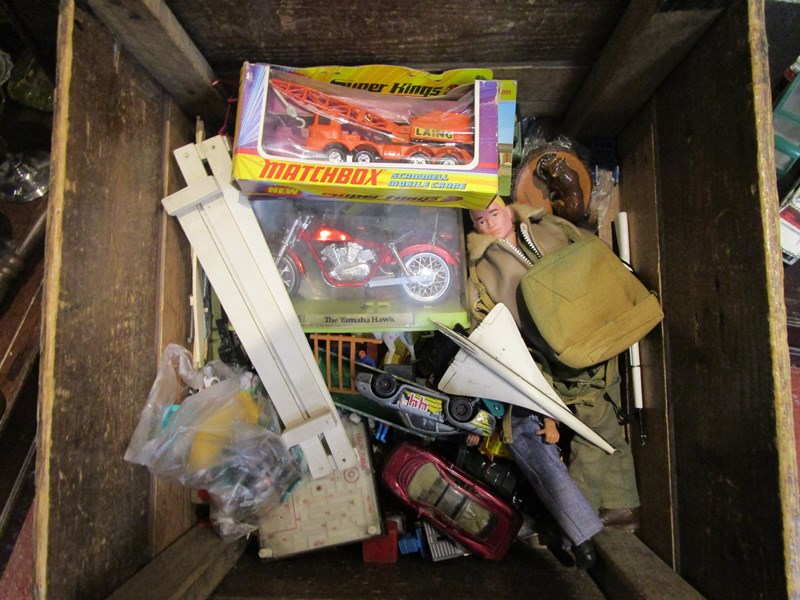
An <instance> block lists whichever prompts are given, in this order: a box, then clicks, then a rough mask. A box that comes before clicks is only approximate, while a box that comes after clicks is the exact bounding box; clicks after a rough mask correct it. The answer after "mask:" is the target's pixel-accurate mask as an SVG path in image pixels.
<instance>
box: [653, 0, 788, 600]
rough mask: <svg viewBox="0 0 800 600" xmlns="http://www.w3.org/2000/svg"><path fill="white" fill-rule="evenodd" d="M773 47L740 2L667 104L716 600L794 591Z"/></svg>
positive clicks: (685, 566) (667, 242) (684, 321)
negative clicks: (766, 64) (787, 549)
mask: <svg viewBox="0 0 800 600" xmlns="http://www.w3.org/2000/svg"><path fill="white" fill-rule="evenodd" d="M764 41H765V36H764V33H763V4H762V3H758V2H740V3H736V4H735V5H734V6H732V7H731V8H730V9H729V10H728V11H726V14H725V15H724V16H723V17H722V18H721V19H720V21H718V22H717V23H716V24H715V25H714V27H713V28H712V30H711V31H710V32H709V33H708V34H707V35H706V36H705V37H704V38H703V39H702V40H701V42H700V43H699V44H698V46H696V47H695V48H694V50H693V51H692V53H691V55H690V56H689V57H688V58H687V59H685V60H684V61H683V63H682V64H681V65H680V67H679V68H678V69H677V70H676V71H675V72H674V73H673V75H672V76H671V77H670V78H669V80H668V81H667V82H666V83H665V85H663V86H662V88H661V89H660V90H659V92H658V94H657V95H656V106H657V124H658V127H657V141H656V147H657V150H656V153H657V157H658V159H657V160H658V163H657V173H658V176H659V182H658V186H659V205H660V215H659V218H660V222H661V227H660V233H661V248H662V260H661V265H662V286H663V287H662V289H663V303H664V310H665V313H666V315H667V316H666V321H665V351H666V361H665V364H666V365H668V370H667V379H666V387H667V397H668V398H669V411H670V418H671V421H672V425H671V426H672V428H673V436H674V458H675V463H674V469H675V477H676V481H677V490H676V493H677V495H676V504H677V509H676V516H677V524H678V528H677V536H678V544H677V545H678V548H679V554H678V561H677V564H678V568H679V571H680V573H681V574H682V575H683V576H684V577H685V578H686V579H687V580H688V581H689V583H691V584H692V585H694V586H695V587H696V588H697V589H698V590H699V591H700V592H702V593H703V594H705V595H707V596H709V597H715V598H726V597H727V598H732V597H743V596H747V597H750V598H762V597H763V598H777V597H783V596H784V595H786V594H787V589H790V588H791V586H792V585H793V584H792V582H791V581H787V573H788V572H789V571H790V570H791V569H789V568H787V561H789V560H790V558H789V555H784V544H785V543H788V544H789V545H790V546H796V542H795V541H794V540H795V539H796V533H795V532H794V526H790V527H786V526H785V524H786V523H788V522H791V521H792V518H791V517H790V518H788V519H787V518H786V517H785V515H784V510H788V511H789V513H793V514H796V513H797V508H796V499H795V500H793V501H792V500H790V501H789V503H788V504H786V499H785V498H782V492H785V490H786V489H787V486H789V487H795V488H796V465H795V466H794V468H792V467H790V466H787V463H786V458H787V451H786V448H787V444H786V442H785V440H784V439H783V438H784V434H783V433H782V432H783V431H784V430H785V425H786V421H785V417H784V415H785V413H786V412H787V410H786V409H787V403H791V394H790V385H789V377H788V364H789V363H788V351H787V350H786V342H785V339H786V338H785V336H786V332H785V312H784V309H783V306H782V300H781V298H782V291H783V287H782V285H783V282H782V278H781V276H780V255H779V252H777V246H776V244H775V241H776V239H777V230H776V227H775V224H776V209H777V197H776V192H775V190H774V176H773V177H770V176H768V175H769V170H770V168H771V167H772V162H771V160H769V159H766V158H763V156H766V155H768V154H769V153H771V144H772V138H771V122H770V119H769V114H770V112H771V106H770V105H769V97H768V94H765V93H764V90H765V89H766V90H768V86H769V80H768V74H767V72H766V69H765V68H763V65H760V63H759V59H758V55H759V54H760V53H762V52H765V48H761V47H759V44H763V43H764ZM721 65H724V67H725V68H724V69H721V68H720V67H721ZM765 86H766V88H765ZM765 115H766V118H765ZM764 171H766V172H767V173H766V175H764V174H763V173H764ZM781 323H783V325H782V324H781ZM781 341H782V347H781ZM788 406H790V404H789V405H788ZM789 412H790V411H789ZM787 477H788V478H789V479H790V480H789V481H788V482H787V481H786V478H787ZM793 494H794V496H795V498H796V489H795V491H794V492H793ZM795 518H796V517H795ZM787 540H788V542H787ZM732 567H735V568H732ZM792 577H793V576H790V579H791V578H792Z"/></svg>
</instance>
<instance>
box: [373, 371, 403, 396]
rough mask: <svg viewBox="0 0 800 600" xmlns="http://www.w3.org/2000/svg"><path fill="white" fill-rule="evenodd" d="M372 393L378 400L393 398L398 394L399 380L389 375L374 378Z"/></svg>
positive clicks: (382, 374) (384, 374)
mask: <svg viewBox="0 0 800 600" xmlns="http://www.w3.org/2000/svg"><path fill="white" fill-rule="evenodd" d="M371 387H372V393H373V394H375V395H376V396H377V397H378V398H391V397H392V396H393V395H394V394H395V392H397V388H398V385H397V380H396V379H395V378H394V377H392V376H391V375H389V374H388V373H381V374H380V375H378V376H376V377H373V378H372V384H371Z"/></svg>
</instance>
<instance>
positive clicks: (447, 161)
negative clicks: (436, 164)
mask: <svg viewBox="0 0 800 600" xmlns="http://www.w3.org/2000/svg"><path fill="white" fill-rule="evenodd" d="M441 164H443V165H444V166H446V167H452V166H454V165H460V164H461V161H460V160H458V159H457V158H456V157H455V156H453V155H452V154H448V155H447V156H444V157H443V158H442V160H441Z"/></svg>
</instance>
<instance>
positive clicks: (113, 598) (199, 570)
mask: <svg viewBox="0 0 800 600" xmlns="http://www.w3.org/2000/svg"><path fill="white" fill-rule="evenodd" d="M246 544H247V542H246V540H245V539H244V538H241V539H239V540H237V541H235V542H224V541H222V539H221V538H220V537H219V536H218V535H217V534H215V533H213V532H212V531H211V530H209V529H205V528H202V527H194V528H192V529H190V530H189V531H188V532H186V533H185V534H184V535H183V536H181V537H180V539H178V540H177V541H176V542H175V543H174V544H172V545H171V546H170V547H169V548H167V549H166V550H165V551H164V552H162V553H161V554H159V555H158V556H157V557H156V558H155V559H154V560H152V561H151V562H150V563H149V564H148V565H147V566H146V567H145V568H144V569H142V570H141V571H139V572H138V573H137V574H136V575H135V576H134V577H132V578H131V579H130V580H128V581H127V582H126V583H125V584H124V585H122V586H121V587H120V588H119V589H117V590H116V591H115V592H114V593H113V594H111V595H110V596H109V597H108V600H139V599H140V598H142V597H144V596H146V597H148V598H159V599H160V600H180V599H186V600H195V599H197V598H208V597H209V596H210V595H211V593H212V592H213V591H214V589H215V588H216V587H217V585H219V582H220V581H222V579H223V578H224V577H225V575H227V574H228V571H230V570H231V569H232V568H233V567H234V565H235V564H236V561H237V560H239V557H241V555H242V554H243V553H244V549H245V546H246Z"/></svg>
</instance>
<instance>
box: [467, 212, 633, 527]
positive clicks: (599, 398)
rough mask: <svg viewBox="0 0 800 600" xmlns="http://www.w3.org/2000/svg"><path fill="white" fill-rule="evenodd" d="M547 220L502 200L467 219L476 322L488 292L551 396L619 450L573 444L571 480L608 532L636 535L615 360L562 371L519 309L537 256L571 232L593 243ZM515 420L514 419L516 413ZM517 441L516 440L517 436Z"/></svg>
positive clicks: (630, 460) (559, 244)
mask: <svg viewBox="0 0 800 600" xmlns="http://www.w3.org/2000/svg"><path fill="white" fill-rule="evenodd" d="M544 214H545V211H544V210H536V209H533V208H531V207H529V206H524V205H513V204H512V205H509V206H506V205H505V203H504V201H503V200H502V198H500V196H497V197H496V198H495V200H494V201H493V202H492V204H490V205H489V207H488V208H486V209H485V210H481V211H470V217H471V218H472V222H473V225H474V227H475V230H476V231H475V232H473V233H470V234H469V236H468V237H467V252H468V254H469V259H470V271H471V274H470V278H471V280H472V282H473V284H474V285H475V286H476V289H473V290H470V291H471V293H472V297H471V298H470V305H471V307H472V314H473V317H474V318H475V319H476V320H478V321H480V320H481V319H482V318H483V316H485V313H486V312H487V309H489V308H491V307H487V306H485V300H482V299H481V295H480V294H478V295H477V296H476V293H478V292H479V291H480V290H479V288H483V291H485V293H486V294H487V295H488V297H489V298H490V299H491V301H492V302H494V303H501V302H502V303H503V304H505V305H506V306H507V307H508V309H509V310H510V311H511V313H512V315H513V316H514V319H515V321H516V323H517V325H518V326H519V327H520V330H521V332H522V334H523V337H525V338H526V340H527V342H528V344H529V345H532V346H533V347H534V348H537V349H540V350H541V352H542V355H541V356H538V357H537V359H538V361H537V362H540V363H546V364H545V365H543V366H544V367H545V369H544V370H545V371H548V370H549V371H550V374H551V375H552V377H553V383H554V388H555V389H556V391H557V392H558V393H559V395H560V396H561V397H562V399H563V400H564V401H565V402H567V403H568V404H571V405H573V406H574V409H575V414H576V416H577V417H578V418H579V419H580V420H581V421H583V422H584V423H586V425H588V426H589V427H591V428H592V429H593V430H594V431H595V432H597V433H598V434H599V435H600V436H602V437H603V438H604V439H605V440H606V441H607V442H608V443H609V444H611V445H612V446H613V447H614V448H615V450H616V451H615V452H614V454H611V455H608V454H607V453H606V452H604V451H603V450H601V449H600V448H597V447H596V446H594V445H593V444H591V443H589V442H585V441H584V440H583V439H582V438H580V437H579V436H575V438H574V439H573V442H572V455H571V457H570V463H569V473H570V474H571V475H572V478H573V479H574V481H575V483H577V486H578V488H579V489H580V491H581V492H582V496H583V497H585V499H586V500H587V501H588V502H589V505H590V506H591V507H592V508H593V509H594V512H595V514H598V515H599V517H600V518H601V520H602V522H603V524H604V525H605V526H607V527H615V528H621V529H625V530H628V531H633V530H634V529H635V528H636V527H638V507H639V495H638V492H637V488H636V478H635V473H634V468H633V455H632V454H631V451H630V447H629V446H628V444H627V442H626V440H625V438H624V436H623V432H622V428H621V427H620V425H619V422H618V419H617V413H616V410H615V406H619V374H618V371H617V361H616V359H615V358H614V359H611V360H609V361H607V362H604V363H601V364H599V365H596V366H594V367H592V368H589V369H585V370H583V371H576V370H574V369H569V368H567V367H565V366H564V365H561V364H560V363H558V361H556V360H555V357H554V356H553V355H552V353H550V354H548V352H547V345H546V344H544V343H542V340H541V337H540V336H539V334H538V331H537V330H536V328H535V326H534V325H533V323H532V321H531V320H530V318H529V316H528V315H527V311H525V310H520V309H519V308H520V307H519V305H518V302H517V298H518V297H517V288H518V286H519V281H520V279H521V278H522V277H523V276H524V275H525V273H526V272H527V271H528V269H529V268H530V266H531V265H532V263H533V262H535V261H536V260H538V258H539V257H540V256H537V255H536V252H539V253H540V255H546V254H548V253H549V252H551V251H555V250H557V249H559V248H561V247H563V246H565V245H566V244H567V243H568V238H567V235H566V233H565V232H564V228H567V227H570V228H573V229H574V231H576V232H579V234H580V235H592V234H591V233H590V232H588V231H585V230H581V229H578V228H576V227H575V226H574V225H572V224H571V223H569V222H567V221H561V222H560V223H553V222H547V223H540V221H541V219H542V217H543V216H544ZM534 226H535V227H536V240H537V247H536V248H529V247H528V245H527V244H526V238H528V239H529V238H530V235H529V231H530V229H529V228H531V227H534ZM522 308H523V309H524V306H523V307H522ZM514 413H517V409H516V408H515V409H514ZM516 419H517V417H516V416H515V417H514V420H515V421H516ZM514 424H515V425H517V426H518V425H519V424H518V423H514ZM514 434H515V437H516V431H514ZM546 437H547V436H545V438H546ZM523 469H524V468H523ZM526 475H527V473H526Z"/></svg>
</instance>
